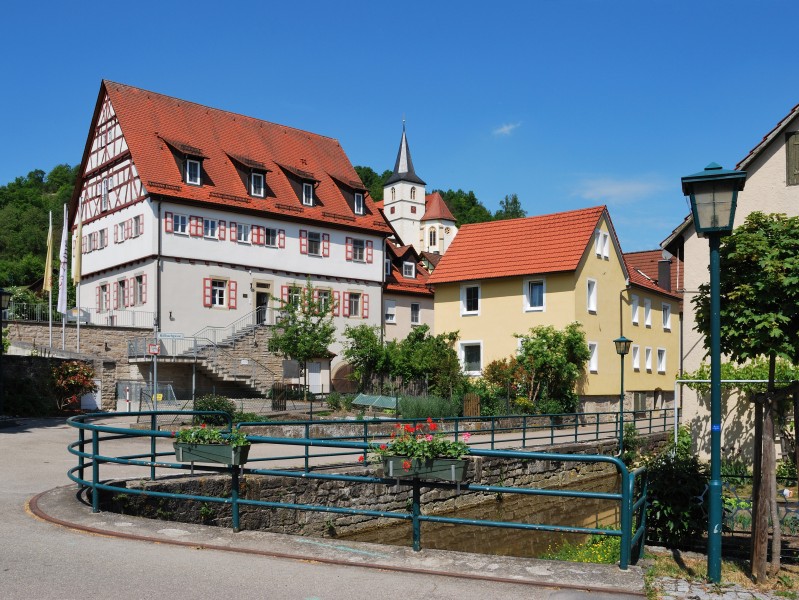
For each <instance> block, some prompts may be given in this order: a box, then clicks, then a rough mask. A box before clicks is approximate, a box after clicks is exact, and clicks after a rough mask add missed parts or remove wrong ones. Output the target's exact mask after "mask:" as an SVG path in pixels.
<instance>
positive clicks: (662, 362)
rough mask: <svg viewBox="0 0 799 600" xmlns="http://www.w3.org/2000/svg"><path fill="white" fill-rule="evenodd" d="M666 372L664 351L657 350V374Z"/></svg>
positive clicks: (662, 349) (661, 349) (663, 349)
mask: <svg viewBox="0 0 799 600" xmlns="http://www.w3.org/2000/svg"><path fill="white" fill-rule="evenodd" d="M665 372H666V349H665V348H658V373H661V374H663V373H665Z"/></svg>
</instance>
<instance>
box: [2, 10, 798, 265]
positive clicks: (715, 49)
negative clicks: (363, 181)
mask: <svg viewBox="0 0 799 600" xmlns="http://www.w3.org/2000/svg"><path fill="white" fill-rule="evenodd" d="M796 13H797V10H796V8H795V4H792V3H789V2H787V1H785V2H784V1H769V0H764V1H763V2H758V3H754V2H741V1H738V0H727V1H724V2H721V1H712V0H694V1H690V2H689V1H682V2H681V1H676V0H674V1H665V0H647V1H641V0H635V1H625V0H614V1H599V0H596V1H589V0H582V1H578V0H559V1H556V0H536V1H529V2H521V1H520V2H502V1H500V2H473V1H470V0H469V1H463V0H462V1H459V2H449V1H436V2H431V1H429V0H428V1H426V2H417V1H414V0H406V1H405V2H401V3H396V2H391V3H389V2H372V1H357V2H356V1H352V2H348V1H346V0H339V1H336V2H331V1H326V2H317V1H313V0H309V1H306V2H302V3H291V2H279V3H278V2H258V3H255V2H248V3H241V2H235V1H228V2H224V3H223V2H219V1H218V0H216V1H208V0H194V1H193V2H191V3H185V2H169V1H166V0H163V1H160V2H153V1H150V0H142V1H138V2H134V3H118V4H117V3H113V2H103V3H98V2H93V1H84V2H74V3H67V2H60V1H59V2H53V1H51V0H50V1H46V2H42V3H39V4H37V5H36V7H35V8H34V7H33V5H31V4H29V3H21V2H13V3H9V5H8V6H6V7H4V9H3V21H4V27H3V35H2V36H0V56H2V57H3V58H2V59H0V60H1V61H2V62H0V65H2V71H1V72H2V81H3V84H4V85H3V92H2V93H1V94H0V123H1V126H0V185H1V184H5V183H8V182H9V181H12V180H13V179H14V178H16V177H18V176H21V175H25V174H27V173H28V172H29V171H31V170H33V169H36V168H39V169H43V170H45V171H47V170H49V169H51V168H52V167H53V166H55V165H56V164H59V163H69V164H76V163H78V162H79V161H80V158H81V153H82V151H83V147H84V144H85V141H86V136H87V132H88V127H89V124H90V119H91V115H92V110H93V108H94V103H95V100H96V97H97V92H98V89H99V85H100V81H101V80H102V79H110V80H112V81H118V82H121V83H126V84H130V85H134V86H138V87H142V88H145V89H150V90H153V91H156V92H160V93H163V94H168V95H171V96H176V97H179V98H183V99H186V100H191V101H194V102H198V103H201V104H205V105H209V106H213V107H216V108H222V109H226V110H230V111H234V112H239V113H243V114H246V115H250V116H253V117H257V118H261V119H265V120H267V121H272V122H276V123H281V124H285V125H290V126H293V127H297V128H300V129H306V130H309V131H313V132H316V133H319V134H323V135H328V136H331V137H334V138H337V139H338V140H339V141H340V142H341V144H342V146H343V147H344V150H345V151H346V152H347V154H348V156H349V158H350V160H351V161H352V163H353V164H356V165H358V164H361V165H368V166H371V167H372V168H374V169H375V170H376V171H378V172H382V171H383V170H384V169H390V168H392V167H393V165H394V159H395V157H396V152H397V147H398V144H399V138H400V133H401V128H402V119H403V116H404V117H405V119H406V121H407V133H408V140H409V142H410V145H411V153H412V156H413V161H414V165H415V167H416V171H417V173H418V174H419V176H420V177H422V179H424V180H425V181H426V182H427V187H428V190H432V189H435V188H441V189H448V188H453V189H457V188H462V189H464V190H473V191H474V192H475V194H476V195H477V197H478V198H479V199H480V200H481V201H482V202H483V203H484V204H485V205H486V206H487V207H488V208H489V209H490V210H492V211H493V210H496V209H497V208H498V206H499V201H500V200H501V199H502V198H503V197H504V196H505V195H507V194H512V193H516V194H518V196H519V199H520V200H521V202H522V205H523V206H524V208H525V209H526V211H527V214H528V215H536V214H545V213H549V212H557V211H561V210H570V209H575V208H582V207H586V206H594V205H597V204H607V205H608V207H609V209H610V214H611V218H612V220H613V222H614V225H615V226H616V229H617V232H618V234H619V238H620V240H621V244H622V248H623V249H624V250H625V251H634V250H643V249H650V248H655V247H657V246H658V244H659V243H660V241H661V240H663V239H664V238H665V237H666V236H667V235H668V234H669V233H670V232H671V230H672V229H673V228H674V227H676V226H677V225H678V224H679V223H680V222H681V221H682V219H683V217H684V216H685V215H686V214H687V213H688V208H687V206H686V202H685V199H684V198H683V196H682V193H681V191H680V177H681V176H683V175H687V174H691V173H694V172H697V171H700V170H702V169H703V168H704V167H705V166H706V165H707V164H708V163H710V162H712V161H715V162H718V163H720V164H722V165H723V166H725V167H728V168H732V167H733V166H734V165H735V164H736V163H737V162H738V161H739V160H741V159H742V158H743V157H744V156H745V155H746V154H747V153H748V151H749V150H750V149H751V148H752V147H754V146H755V145H756V144H757V143H758V142H759V141H760V139H761V138H762V137H763V136H764V135H765V134H766V133H767V132H768V131H769V130H770V129H771V128H772V127H773V126H774V125H775V124H776V123H777V122H778V121H779V120H780V119H781V118H782V117H783V116H784V115H786V114H787V113H788V112H789V110H790V109H791V108H792V107H793V106H794V105H795V104H797V103H799V85H797V84H796V81H795V80H796V77H795V73H796V60H797V59H796V46H795V44H794V43H792V42H793V36H792V34H791V32H790V27H786V26H785V25H786V24H790V23H792V22H793V21H794V20H795V16H796Z"/></svg>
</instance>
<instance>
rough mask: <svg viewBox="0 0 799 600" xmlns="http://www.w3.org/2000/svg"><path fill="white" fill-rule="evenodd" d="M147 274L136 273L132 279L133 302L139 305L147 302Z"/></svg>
mask: <svg viewBox="0 0 799 600" xmlns="http://www.w3.org/2000/svg"><path fill="white" fill-rule="evenodd" d="M146 286H147V276H146V275H136V277H135V278H134V279H133V304H135V305H136V306H141V305H142V304H144V303H145V302H147V287H146Z"/></svg>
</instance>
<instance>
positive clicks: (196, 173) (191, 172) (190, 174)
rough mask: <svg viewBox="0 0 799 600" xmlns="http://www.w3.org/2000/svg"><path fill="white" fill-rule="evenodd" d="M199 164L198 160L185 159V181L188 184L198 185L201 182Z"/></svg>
mask: <svg viewBox="0 0 799 600" xmlns="http://www.w3.org/2000/svg"><path fill="white" fill-rule="evenodd" d="M201 172H202V170H201V166H200V161H199V160H194V159H191V158H187V159H186V183H188V184H189V185H200V184H201V183H202V177H201Z"/></svg>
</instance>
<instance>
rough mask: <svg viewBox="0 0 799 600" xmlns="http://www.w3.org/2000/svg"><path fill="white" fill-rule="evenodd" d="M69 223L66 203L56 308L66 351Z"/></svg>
mask: <svg viewBox="0 0 799 600" xmlns="http://www.w3.org/2000/svg"><path fill="white" fill-rule="evenodd" d="M68 221H69V211H68V209H67V205H66V203H65V204H64V221H63V224H62V226H61V248H60V251H59V255H58V257H59V259H60V261H61V263H60V264H59V265H58V307H57V310H58V312H59V313H61V349H62V350H65V349H66V334H67V329H66V327H67V326H66V323H67V237H68V236H67V222H68Z"/></svg>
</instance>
